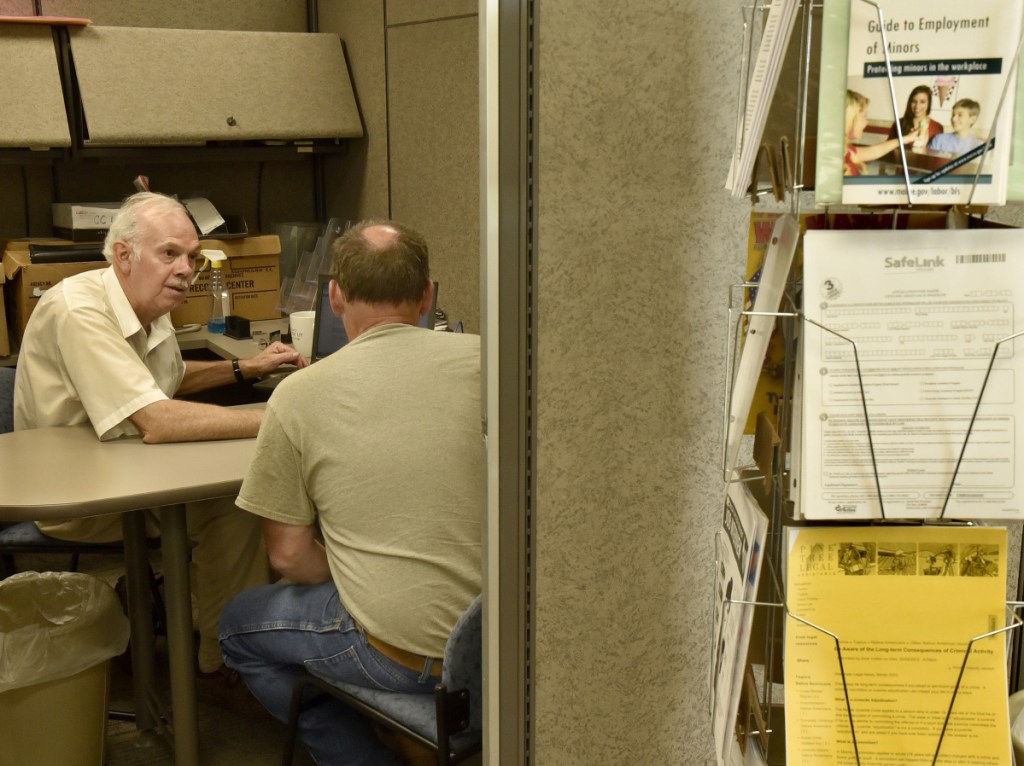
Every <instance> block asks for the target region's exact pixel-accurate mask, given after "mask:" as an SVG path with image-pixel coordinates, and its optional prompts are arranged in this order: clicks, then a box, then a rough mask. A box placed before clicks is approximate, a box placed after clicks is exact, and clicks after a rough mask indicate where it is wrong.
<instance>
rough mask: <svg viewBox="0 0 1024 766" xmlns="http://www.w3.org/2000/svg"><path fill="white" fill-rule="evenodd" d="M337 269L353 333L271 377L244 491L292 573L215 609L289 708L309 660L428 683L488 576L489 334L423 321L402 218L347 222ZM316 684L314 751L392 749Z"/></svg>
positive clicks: (264, 690)
mask: <svg viewBox="0 0 1024 766" xmlns="http://www.w3.org/2000/svg"><path fill="white" fill-rule="evenodd" d="M333 276H334V280H333V281H331V282H330V284H329V291H330V293H329V294H330V301H331V307H332V309H333V310H334V313H335V314H337V315H338V316H339V317H340V318H341V320H342V322H343V324H344V326H345V330H346V332H347V334H348V337H349V339H350V340H349V343H348V344H347V345H346V346H344V347H343V348H342V349H341V350H339V351H337V352H335V353H334V354H332V355H331V356H329V357H327V358H326V359H324V360H321V361H319V362H317V363H316V364H314V365H312V366H311V367H310V368H309V369H308V370H305V371H303V372H302V373H301V374H299V375H292V376H291V377H289V378H286V379H285V380H284V381H283V382H282V383H281V385H280V386H278V388H277V389H276V391H275V392H274V395H273V396H272V397H271V398H270V402H269V403H268V406H267V415H266V419H265V420H264V424H263V428H262V429H261V431H260V435H259V439H258V441H257V446H256V454H255V456H254V458H253V461H252V463H251V465H250V467H249V471H248V474H247V476H246V478H245V481H244V483H243V485H242V490H241V492H240V493H239V496H238V505H239V506H241V507H242V508H245V509H247V510H249V511H251V512H253V513H254V514H258V515H259V516H262V517H263V519H264V520H263V525H264V537H265V540H266V544H267V551H268V552H269V554H270V562H271V565H272V566H273V567H274V568H275V569H276V570H278V571H279V572H280V573H281V574H282V575H283V576H284V578H285V581H282V582H279V583H276V584H274V585H268V586H264V587H261V588H256V589H252V590H247V591H245V592H243V593H242V594H241V595H239V596H238V597H236V598H235V599H234V600H233V601H232V602H231V603H230V604H228V606H227V608H226V609H225V610H224V616H223V618H222V619H221V649H222V650H223V652H224V662H225V663H226V664H227V665H228V667H231V668H234V669H235V670H237V671H238V672H239V673H240V674H241V675H242V678H243V679H244V680H245V682H246V684H247V685H248V686H249V689H250V691H252V693H253V694H254V695H255V696H256V698H257V699H259V700H260V701H261V702H262V703H263V704H264V705H265V706H266V707H267V709H268V710H269V711H270V713H271V714H272V715H273V716H274V717H275V718H277V719H278V720H281V721H285V720H287V718H288V711H289V701H290V699H291V693H292V688H293V686H294V685H295V683H296V681H297V680H298V679H299V678H301V677H302V675H303V672H304V670H308V671H309V672H311V673H313V674H315V675H317V676H319V677H321V678H324V679H326V680H328V681H332V682H347V683H353V684H359V685H361V686H368V687H370V688H374V689H386V690H391V691H395V692H403V693H424V694H429V693H432V692H433V687H434V686H435V685H436V683H437V681H438V679H439V677H440V672H441V657H442V655H443V653H444V648H445V643H446V641H447V639H448V636H449V634H450V633H451V630H452V628H453V626H454V625H455V622H456V620H457V619H458V618H459V616H460V615H461V614H462V612H464V611H465V609H466V608H467V607H468V606H469V604H470V602H472V600H473V599H474V598H475V597H476V596H477V595H478V594H479V592H480V588H481V571H480V566H481V563H480V548H481V539H480V536H481V518H482V515H483V510H484V495H485V492H484V486H485V479H484V457H483V454H484V453H483V435H482V425H481V423H482V421H481V408H480V339H479V337H477V336H472V335H463V334H457V333H443V332H432V331H430V330H425V329H422V328H420V327H418V326H417V324H418V321H419V317H420V316H421V315H422V314H424V313H426V312H427V311H429V310H430V306H431V300H432V297H433V289H434V288H433V283H432V282H431V280H430V272H429V267H428V259H427V245H426V243H425V242H424V241H423V239H422V237H421V236H420V235H418V234H416V233H415V232H413V231H411V230H410V229H408V228H407V227H404V226H402V225H400V224H397V223H393V222H364V223H361V224H359V225H357V226H355V227H354V228H352V229H350V230H349V231H347V232H346V233H345V234H343V235H342V236H341V237H339V239H338V240H337V241H336V243H335V247H334V253H333ZM321 536H322V539H321ZM316 694H317V695H319V696H314V697H311V699H315V700H316V702H315V704H313V705H312V706H311V707H310V708H309V709H308V710H306V711H305V712H304V713H303V714H302V715H301V716H300V718H299V731H300V736H301V737H302V740H303V742H304V743H305V745H306V747H307V748H308V750H309V751H310V754H311V755H312V756H313V758H314V760H315V761H316V762H317V763H318V764H320V766H328V765H336V764H388V763H394V758H393V756H392V754H391V752H390V751H389V750H387V749H386V748H384V747H383V746H382V745H381V743H380V742H379V741H378V740H377V738H376V736H375V735H374V732H373V729H372V727H371V725H370V724H369V723H368V722H367V721H365V720H364V719H363V718H362V717H361V716H360V715H358V714H357V713H355V711H353V710H352V709H351V708H349V707H347V706H346V705H344V704H343V703H341V702H339V701H338V700H336V699H334V698H333V697H330V696H328V695H324V694H322V693H319V692H317V693H316Z"/></svg>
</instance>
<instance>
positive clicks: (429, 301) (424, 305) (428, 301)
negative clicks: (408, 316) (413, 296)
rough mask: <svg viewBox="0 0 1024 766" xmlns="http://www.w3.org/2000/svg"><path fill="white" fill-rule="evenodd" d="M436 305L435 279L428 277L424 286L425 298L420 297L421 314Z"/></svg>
mask: <svg viewBox="0 0 1024 766" xmlns="http://www.w3.org/2000/svg"><path fill="white" fill-rule="evenodd" d="M433 305H434V280H433V279H428V280H427V286H426V287H425V288H423V298H422V299H420V316H423V315H424V314H426V313H427V312H428V311H430V307H431V306H433Z"/></svg>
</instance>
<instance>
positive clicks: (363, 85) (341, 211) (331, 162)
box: [319, 0, 391, 221]
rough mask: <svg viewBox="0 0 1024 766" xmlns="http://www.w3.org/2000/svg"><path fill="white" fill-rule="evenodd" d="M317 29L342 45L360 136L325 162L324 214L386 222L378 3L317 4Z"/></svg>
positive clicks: (385, 114)
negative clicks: (331, 34) (341, 153)
mask: <svg viewBox="0 0 1024 766" xmlns="http://www.w3.org/2000/svg"><path fill="white" fill-rule="evenodd" d="M319 11H320V31H321V32H334V33H335V34H337V35H339V36H340V37H341V39H342V41H343V42H344V44H345V54H346V56H347V58H348V65H349V70H350V71H351V73H352V84H353V87H354V88H355V91H356V101H357V103H358V104H359V112H360V114H361V115H362V118H363V129H364V132H365V136H364V138H361V139H357V140H354V141H349V142H348V151H347V152H346V153H345V155H344V156H342V157H331V158H328V159H327V161H326V163H325V170H326V175H327V179H328V183H327V189H326V192H327V195H326V196H327V201H326V205H327V214H328V215H329V216H333V217H340V218H345V219H349V220H355V221H358V220H362V219H364V218H388V217H389V216H390V215H391V202H390V198H389V182H388V103H387V69H386V67H385V64H384V62H385V45H384V3H383V2H382V0H347V1H346V2H331V3H321V4H320V7H319Z"/></svg>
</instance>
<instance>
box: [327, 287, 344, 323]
mask: <svg viewBox="0 0 1024 766" xmlns="http://www.w3.org/2000/svg"><path fill="white" fill-rule="evenodd" d="M327 296H328V297H329V298H330V299H331V311H333V312H334V314H335V316H338V317H343V316H345V308H346V302H345V293H343V292H342V291H341V285H339V284H338V280H337V279H332V280H331V281H330V282H329V283H328V284H327Z"/></svg>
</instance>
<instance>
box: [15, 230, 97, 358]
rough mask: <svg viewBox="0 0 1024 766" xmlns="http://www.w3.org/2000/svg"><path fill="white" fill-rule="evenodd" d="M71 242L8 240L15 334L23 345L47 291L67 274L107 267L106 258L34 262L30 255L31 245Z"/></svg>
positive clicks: (18, 341)
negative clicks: (27, 328) (29, 319)
mask: <svg viewBox="0 0 1024 766" xmlns="http://www.w3.org/2000/svg"><path fill="white" fill-rule="evenodd" d="M31 244H44V245H59V244H69V243H67V242H62V241H60V240H52V239H47V240H27V239H26V240H18V241H15V242H8V243H7V248H6V249H5V250H4V258H3V267H4V275H5V276H6V277H7V284H6V285H5V286H4V289H5V292H6V294H7V300H8V301H9V302H10V307H9V309H8V312H9V315H10V319H11V329H12V331H13V332H12V333H11V337H12V338H13V339H14V340H15V341H16V343H17V344H18V345H19V346H20V345H21V336H22V335H24V334H25V326H26V325H27V324H28V318H29V316H31V314H32V310H33V309H34V308H35V307H36V304H37V303H38V302H39V298H40V297H42V295H43V293H44V292H46V291H47V290H49V289H50V288H51V287H53V286H54V285H55V284H57V283H58V282H60V281H61V280H62V279H64V277H70V276H72V275H74V274H81V273H82V272H83V271H92V270H93V269H105V268H107V266H109V265H110V264H108V263H107V262H106V261H88V262H84V263H32V261H31V259H30V258H29V245H31Z"/></svg>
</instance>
